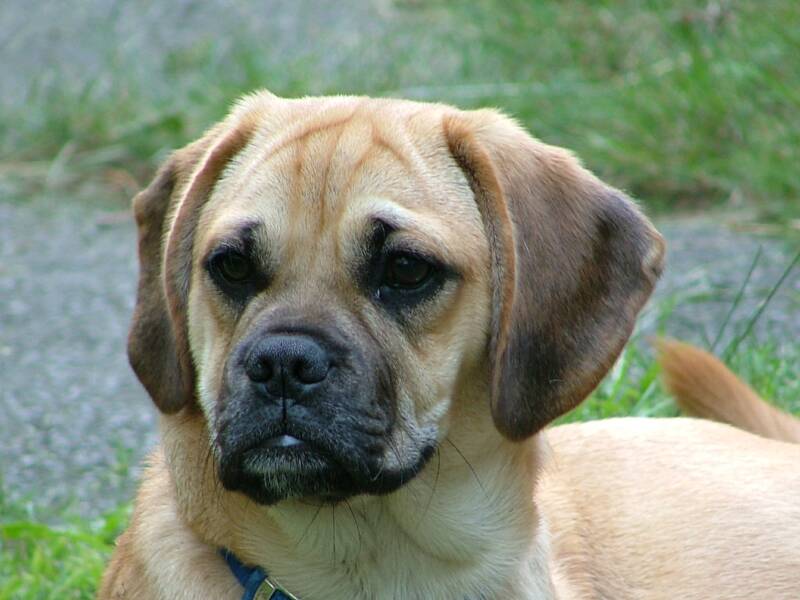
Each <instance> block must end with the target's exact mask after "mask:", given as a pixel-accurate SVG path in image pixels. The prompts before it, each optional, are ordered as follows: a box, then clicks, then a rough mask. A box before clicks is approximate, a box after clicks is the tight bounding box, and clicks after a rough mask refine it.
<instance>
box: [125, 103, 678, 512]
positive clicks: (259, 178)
mask: <svg viewBox="0 0 800 600" xmlns="http://www.w3.org/2000/svg"><path fill="white" fill-rule="evenodd" d="M135 211H136V215H137V222H138V225H139V236H140V237H139V250H140V262H141V276H140V285H139V297H138V303H137V309H136V313H135V315H134V322H133V325H132V328H131V335H130V339H129V354H130V357H131V363H132V365H133V367H134V369H135V370H136V372H137V374H138V375H139V377H140V379H141V380H142V382H143V384H144V385H145V387H146V388H147V389H148V391H149V392H150V394H151V395H152V396H153V399H154V400H155V402H156V403H157V405H158V406H159V408H161V410H163V411H164V412H167V413H171V412H177V411H179V410H183V411H186V412H187V414H188V413H192V412H193V411H194V412H196V413H198V414H200V415H202V418H204V419H205V420H206V422H207V428H208V431H209V436H210V439H209V444H210V447H211V449H212V450H213V453H214V456H215V459H216V461H217V465H218V472H219V477H220V480H221V482H222V484H223V485H224V486H225V487H226V488H227V489H229V490H238V491H241V492H244V493H245V494H247V495H248V496H250V497H251V498H252V499H254V500H256V501H257V502H261V503H264V504H271V503H274V502H277V501H280V500H283V499H286V498H292V497H312V498H317V499H322V500H329V501H336V500H339V499H342V498H346V497H349V496H352V495H355V494H365V493H366V494H382V493H387V492H391V491H393V490H395V489H397V488H398V487H399V486H401V485H402V484H403V483H404V482H407V481H409V480H411V479H412V478H413V477H414V475H415V474H417V473H418V472H419V471H420V470H421V469H422V468H423V466H424V465H425V462H426V461H427V460H428V458H429V457H430V456H431V455H432V454H433V452H434V451H435V449H436V447H437V445H438V444H439V443H440V442H441V440H442V439H443V438H444V436H445V435H446V434H447V432H448V430H449V428H451V427H452V426H453V425H454V424H455V422H456V421H464V420H475V419H476V417H475V411H476V410H478V411H479V412H480V411H482V412H483V413H485V414H486V415H487V416H488V415H490V414H491V416H492V418H493V422H494V425H495V427H496V430H497V431H499V432H500V433H502V434H503V435H505V436H506V437H507V438H510V439H515V440H519V439H524V438H526V437H528V436H530V435H532V434H534V433H535V432H536V431H538V430H539V429H541V427H543V426H544V425H545V424H546V423H547V422H549V421H550V420H552V419H553V418H555V417H556V416H558V415H559V414H561V413H563V412H565V411H566V410H568V409H570V408H572V407H573V406H575V405H576V404H577V403H578V402H580V400H582V399H583V398H584V397H585V396H586V395H587V394H588V393H589V392H590V391H591V389H592V388H593V387H594V386H595V385H596V384H597V382H598V381H599V379H600V377H602V375H603V374H604V373H605V371H606V370H607V369H608V368H609V366H610V365H611V363H612V362H613V360H614V359H615V358H616V356H617V354H618V353H619V351H620V349H621V347H622V345H623V344H624V342H625V340H626V339H627V337H628V335H629V333H630V330H631V328H632V325H633V320H634V317H635V314H636V312H637V311H638V310H639V308H640V307H641V305H642V304H643V302H644V301H645V299H646V298H647V296H648V295H649V293H650V291H651V289H652V286H653V284H654V282H655V279H656V277H657V274H658V271H659V270H660V265H661V256H662V253H663V250H662V244H661V241H660V238H659V236H658V234H657V233H655V231H654V230H653V229H652V228H651V227H650V225H649V224H648V223H647V221H646V220H645V219H644V218H643V217H642V216H641V215H640V214H639V213H638V211H637V210H636V209H635V207H634V206H633V204H632V203H631V202H630V201H629V200H627V199H626V198H625V197H624V196H623V195H622V194H621V193H619V192H617V191H615V190H613V189H611V188H608V187H607V186H605V185H603V184H602V183H601V182H599V181H598V180H596V179H595V178H594V177H593V176H591V175H590V174H589V173H587V172H586V171H584V170H583V169H581V168H580V166H579V165H578V164H577V162H576V161H575V160H574V159H573V158H572V157H571V156H570V155H568V154H567V153H565V152H564V151H561V150H559V149H555V148H551V147H548V146H545V145H543V144H541V143H539V142H537V141H535V140H533V139H532V138H530V137H529V136H528V135H527V134H525V133H524V132H523V131H522V130H520V129H519V128H518V127H517V126H516V125H514V124H513V123H512V122H511V121H509V120H508V119H506V118H504V117H502V116H500V115H498V114H496V113H493V112H486V111H478V112H472V113H466V112H460V111H457V110H455V109H452V108H449V107H445V106H439V105H436V106H431V105H422V104H415V103H409V102H398V101H387V100H370V99H365V98H328V99H325V98H322V99H302V100H281V99H278V98H275V97H274V96H271V95H269V94H266V93H263V94H259V95H257V96H253V97H250V98H248V99H246V100H245V101H243V102H242V103H241V104H240V105H239V106H238V107H237V108H236V109H235V110H234V111H233V112H232V113H231V115H230V116H229V117H228V118H227V119H226V120H225V121H223V122H222V123H221V124H219V125H217V126H216V127H214V128H213V129H212V130H210V131H209V132H208V133H207V134H206V135H205V136H204V137H203V138H202V139H201V140H199V141H198V142H195V143H194V144H192V145H190V146H188V147H187V148H185V149H184V150H181V151H179V152H178V153H176V154H175V155H174V156H173V158H172V159H171V160H170V161H168V163H167V164H166V165H165V167H163V168H162V170H161V172H160V173H159V175H158V176H157V177H156V180H155V181H154V182H153V184H151V186H150V187H149V188H148V189H147V190H145V191H144V192H142V193H141V194H140V195H139V196H138V197H137V199H136V201H135ZM481 402H484V403H485V406H478V407H477V408H476V406H475V404H476V403H477V404H480V403H481ZM467 404H470V405H469V406H466V405H467ZM467 408H468V409H469V410H467ZM462 424H463V423H462Z"/></svg>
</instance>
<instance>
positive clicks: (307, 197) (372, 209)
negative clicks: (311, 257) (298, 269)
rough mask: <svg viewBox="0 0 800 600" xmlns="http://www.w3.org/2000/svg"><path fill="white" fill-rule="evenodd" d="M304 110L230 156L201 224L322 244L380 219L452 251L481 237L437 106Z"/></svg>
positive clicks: (211, 230) (218, 232)
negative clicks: (245, 227)
mask: <svg viewBox="0 0 800 600" xmlns="http://www.w3.org/2000/svg"><path fill="white" fill-rule="evenodd" d="M297 112H298V113H299V114H298V115H297V116H296V117H295V118H294V119H287V120H286V121H284V122H281V123H277V124H269V123H265V125H264V126H263V127H261V128H259V129H258V131H257V132H256V133H255V135H254V136H253V137H252V139H251V141H250V143H249V144H248V145H247V147H246V148H245V149H244V150H243V151H242V152H241V153H240V154H239V155H238V156H237V157H235V158H234V160H232V161H231V163H230V164H229V165H228V167H227V168H226V170H225V172H224V174H223V175H222V177H221V178H220V181H219V182H218V183H217V185H216V186H215V189H214V192H213V195H212V197H211V198H210V200H209V202H208V204H207V205H206V207H205V210H204V215H203V220H204V221H205V223H204V227H202V228H201V230H204V231H206V232H208V235H210V236H216V237H219V236H224V235H225V232H226V230H233V229H235V228H237V227H241V225H242V224H243V223H247V224H254V225H256V226H258V227H259V228H261V229H263V231H264V233H265V234H266V236H267V238H268V239H269V240H270V242H271V243H272V244H277V245H285V244H287V243H290V242H294V243H297V242H298V241H299V242H302V241H303V240H304V239H308V240H309V241H311V240H313V241H314V243H315V244H319V243H320V242H322V241H324V240H325V239H337V240H342V239H352V238H353V237H354V236H356V235H358V232H359V230H363V229H364V228H366V227H367V226H368V224H369V222H370V221H374V220H381V221H384V222H386V223H389V224H391V225H392V226H393V227H395V228H397V229H401V230H409V231H412V232H417V233H420V234H422V235H425V236H427V237H428V238H430V241H432V242H433V243H441V245H442V246H446V247H448V249H449V250H450V251H451V252H457V251H458V249H457V248H451V246H452V244H448V243H447V241H446V240H447V239H452V238H453V236H457V237H458V238H460V239H461V240H462V241H463V242H464V243H465V244H467V245H468V246H469V245H471V246H472V247H473V248H474V247H475V245H476V244H477V246H478V247H482V246H483V234H482V226H481V220H480V214H479V212H478V210H477V207H476V206H475V203H474V201H473V199H472V193H471V191H470V189H469V186H468V184H467V181H466V179H465V177H464V174H463V173H462V172H461V170H460V169H459V168H458V166H457V165H456V164H455V162H454V161H453V159H452V158H451V157H450V155H449V152H448V149H447V146H446V143H445V141H444V139H443V136H442V135H441V128H440V127H438V126H437V125H438V122H439V121H440V119H437V118H436V115H431V114H429V113H426V112H425V111H422V110H414V108H413V107H402V108H397V107H392V106H391V105H379V106H378V107H377V108H376V107H369V106H363V105H359V104H355V105H347V104H345V105H342V106H337V107H335V108H334V109H328V110H319V111H316V112H315V111H313V110H312V111H308V110H306V111H303V110H300V111H297ZM309 113H310V114H309ZM470 237H472V238H475V239H474V240H472V241H471V242H470ZM443 249H444V248H443ZM461 258H462V259H463V260H467V257H461Z"/></svg>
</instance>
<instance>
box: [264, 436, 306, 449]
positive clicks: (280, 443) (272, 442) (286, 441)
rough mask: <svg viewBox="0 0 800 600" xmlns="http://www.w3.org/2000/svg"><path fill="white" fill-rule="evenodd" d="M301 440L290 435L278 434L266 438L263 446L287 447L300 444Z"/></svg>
mask: <svg viewBox="0 0 800 600" xmlns="http://www.w3.org/2000/svg"><path fill="white" fill-rule="evenodd" d="M302 443H303V442H302V440H298V439H297V438H296V437H292V436H291V435H280V436H277V437H273V438H270V439H268V440H267V443H266V444H265V446H266V447H267V448H289V447H290V446H297V445H298V444H302Z"/></svg>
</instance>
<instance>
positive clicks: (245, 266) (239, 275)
mask: <svg viewBox="0 0 800 600" xmlns="http://www.w3.org/2000/svg"><path fill="white" fill-rule="evenodd" d="M216 262H217V265H216V266H217V270H218V272H219V274H220V275H221V276H222V277H223V278H224V279H225V281H227V282H228V283H242V282H244V281H247V280H248V279H250V277H251V276H252V274H253V266H252V265H251V264H250V261H249V260H248V259H247V258H246V257H244V256H242V255H241V254H239V253H238V252H226V253H224V254H223V255H222V256H221V257H219V258H218V259H217V261H216Z"/></svg>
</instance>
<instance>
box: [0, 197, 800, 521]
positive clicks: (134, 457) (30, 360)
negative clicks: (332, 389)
mask: <svg viewBox="0 0 800 600" xmlns="http://www.w3.org/2000/svg"><path fill="white" fill-rule="evenodd" d="M109 217H111V218H109ZM659 227H660V228H661V230H662V231H663V232H664V233H665V234H666V236H667V238H668V240H669V245H670V246H669V247H670V261H669V266H668V268H667V271H666V274H665V277H664V280H663V281H662V283H661V285H660V287H659V290H658V293H657V296H658V297H660V298H661V299H662V300H663V299H666V298H667V297H669V296H675V295H676V294H677V297H679V298H688V297H690V296H696V295H698V294H704V293H706V292H709V291H711V292H713V293H715V294H717V295H719V294H720V293H721V292H720V290H722V291H724V295H725V296H726V297H727V298H728V299H730V298H732V296H733V295H734V293H735V291H736V289H738V286H739V284H740V282H741V281H742V279H743V277H744V273H746V271H747V269H748V267H749V265H750V263H751V261H752V259H753V256H754V254H755V252H756V250H757V248H758V246H759V245H762V246H763V259H762V260H761V267H760V268H758V269H757V270H756V272H755V274H754V276H753V283H752V285H751V290H752V291H751V293H749V294H748V299H747V301H746V302H745V303H744V305H743V308H742V313H741V315H746V314H750V312H752V310H753V308H754V306H756V305H757V303H758V301H759V299H760V298H763V296H764V291H765V290H766V289H767V288H769V287H770V286H771V285H772V283H773V282H774V281H775V280H776V279H777V278H778V276H779V275H780V273H781V272H782V270H783V269H784V268H785V266H786V265H787V264H788V261H789V260H790V253H789V251H788V249H787V248H786V247H785V245H784V244H783V243H781V242H779V241H769V240H764V239H756V238H753V237H750V236H746V235H742V234H735V233H732V232H731V231H729V230H728V229H725V228H723V227H721V226H720V225H719V224H717V223H714V222H713V221H710V220H695V219H692V220H686V219H670V220H667V221H663V222H661V223H659ZM134 246H135V237H134V230H133V225H132V223H131V221H130V219H128V218H127V216H126V215H124V214H120V213H108V212H103V211H102V210H98V209H97V207H89V206H87V205H86V204H83V203H77V202H64V201H61V202H54V201H52V200H50V201H45V200H41V201H36V200H34V201H30V202H26V203H18V202H11V201H2V200H0V414H2V415H3V417H2V419H0V439H2V440H3V443H2V444H0V475H2V481H3V485H4V488H5V493H6V495H7V497H8V498H10V499H11V500H13V501H21V500H29V501H31V502H32V504H33V505H34V506H35V507H37V508H39V509H41V512H42V513H43V514H45V515H46V514H48V513H51V512H52V511H55V510H63V508H64V507H65V506H66V507H68V508H69V510H70V511H72V512H75V513H77V514H81V515H84V516H91V515H95V514H98V513H99V512H101V511H103V510H105V509H109V508H111V507H113V506H115V505H116V504H117V503H118V502H119V501H120V500H122V499H125V498H128V497H130V495H131V494H132V492H133V487H134V485H135V480H136V477H137V476H138V474H139V469H138V468H137V467H136V465H138V464H139V461H140V460H141V458H142V457H143V455H144V454H145V453H146V452H147V449H148V448H150V447H151V446H152V444H153V443H154V441H155V410H154V408H153V407H152V406H151V404H150V401H149V399H148V398H147V397H146V395H145V393H144V392H143V390H142V389H141V388H140V386H139V384H138V382H137V381H136V380H135V378H134V376H133V375H132V373H131V371H130V369H129V367H128V364H127V361H126V358H125V335H126V331H127V326H128V320H129V316H130V313H131V310H132V307H133V298H134V290H135V288H134V284H135V276H136V264H135V255H134ZM798 303H800V269H797V270H795V272H794V273H793V274H792V276H791V278H790V279H789V280H788V281H786V283H785V284H784V287H783V288H782V291H781V292H780V293H779V294H778V295H777V296H776V298H775V299H774V301H773V304H772V305H771V306H770V309H769V310H768V311H767V313H766V314H765V317H764V319H763V320H762V322H761V323H760V326H759V329H760V330H761V331H764V330H765V329H768V330H769V331H770V335H772V336H780V337H779V339H780V340H782V341H783V342H784V343H787V344H789V343H795V340H797V339H798V338H800V319H797V318H796V317H797V314H798ZM659 304H660V303H659V302H656V303H655V305H659ZM726 310H727V305H726V304H724V303H714V302H705V303H702V304H697V303H692V302H689V301H687V302H685V303H681V302H679V303H678V307H677V309H676V312H675V314H674V315H673V317H672V318H671V320H670V326H669V332H670V333H671V334H674V335H676V336H680V337H684V338H690V339H699V334H700V332H701V331H702V330H703V329H706V330H708V331H709V332H712V333H713V332H715V331H716V327H718V324H719V322H720V320H721V318H722V316H723V315H724V313H725V312H726ZM650 312H651V314H653V313H654V312H655V311H652V310H651V311H650ZM741 315H740V317H741ZM737 318H738V317H737ZM128 465H130V466H131V468H130V469H128V468H127V466H128Z"/></svg>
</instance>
